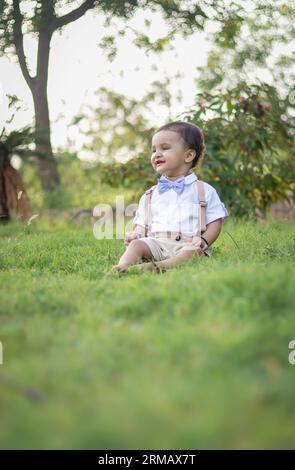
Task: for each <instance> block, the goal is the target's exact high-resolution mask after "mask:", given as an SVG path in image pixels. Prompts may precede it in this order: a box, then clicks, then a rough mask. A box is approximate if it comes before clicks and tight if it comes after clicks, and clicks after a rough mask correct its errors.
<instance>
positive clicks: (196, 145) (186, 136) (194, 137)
mask: <svg viewBox="0 0 295 470" xmlns="http://www.w3.org/2000/svg"><path fill="white" fill-rule="evenodd" d="M159 131H174V132H177V133H178V134H179V135H180V136H181V137H182V139H183V140H184V143H185V146H186V148H187V149H193V150H195V151H196V156H195V158H194V159H193V161H192V168H194V167H195V166H196V165H197V163H198V162H199V161H200V160H202V159H203V155H204V152H205V149H206V147H205V140H204V134H203V131H202V130H201V129H200V128H199V127H198V126H196V125H195V124H192V123H191V122H183V121H174V122H168V124H164V126H161V127H159V129H157V130H156V132H155V134H156V133H157V132H159Z"/></svg>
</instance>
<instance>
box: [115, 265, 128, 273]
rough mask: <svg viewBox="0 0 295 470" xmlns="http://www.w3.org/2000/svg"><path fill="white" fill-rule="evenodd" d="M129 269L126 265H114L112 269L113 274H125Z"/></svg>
mask: <svg viewBox="0 0 295 470" xmlns="http://www.w3.org/2000/svg"><path fill="white" fill-rule="evenodd" d="M127 269H128V266H127V265H126V264H114V266H113V267H112V271H113V272H119V273H124V272H126V271H127Z"/></svg>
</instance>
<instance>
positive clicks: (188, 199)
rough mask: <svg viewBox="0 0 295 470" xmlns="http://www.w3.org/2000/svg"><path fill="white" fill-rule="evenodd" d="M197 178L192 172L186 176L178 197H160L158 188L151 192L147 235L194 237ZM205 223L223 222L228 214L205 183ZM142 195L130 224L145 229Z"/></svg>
mask: <svg viewBox="0 0 295 470" xmlns="http://www.w3.org/2000/svg"><path fill="white" fill-rule="evenodd" d="M197 179H198V178H197V176H196V175H195V173H193V172H191V173H189V174H188V175H186V176H185V185H184V190H183V192H182V193H181V194H178V193H177V192H176V191H174V189H169V190H168V191H165V192H164V193H161V194H160V193H159V191H158V185H157V186H156V187H155V188H154V190H153V193H152V198H151V221H150V232H151V233H153V232H166V231H171V232H178V231H179V232H181V233H184V234H186V235H196V234H197V228H198V225H197V224H198V207H199V204H198V203H199V198H198V192H197V184H196V181H197ZM204 190H205V200H206V202H207V206H206V208H205V214H206V216H205V223H206V225H208V224H210V223H211V222H213V221H214V220H216V219H220V218H221V219H222V220H225V219H227V218H228V217H229V214H228V211H227V209H226V208H225V206H224V204H223V202H221V200H220V198H219V196H218V194H217V191H216V189H215V188H213V186H211V185H210V184H208V183H205V182H204ZM144 209H145V194H143V195H142V196H141V198H140V200H139V206H138V209H137V211H136V214H135V217H134V219H133V223H134V224H135V225H141V226H142V227H144Z"/></svg>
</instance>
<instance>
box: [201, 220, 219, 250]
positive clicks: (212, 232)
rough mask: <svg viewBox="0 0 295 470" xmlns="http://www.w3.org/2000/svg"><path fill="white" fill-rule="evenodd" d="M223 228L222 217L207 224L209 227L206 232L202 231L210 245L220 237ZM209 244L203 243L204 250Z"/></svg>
mask: <svg viewBox="0 0 295 470" xmlns="http://www.w3.org/2000/svg"><path fill="white" fill-rule="evenodd" d="M221 228H222V219H216V220H214V221H213V222H211V223H210V224H208V225H207V229H206V231H205V232H204V233H202V237H204V238H205V240H207V242H208V245H212V243H213V242H215V240H216V239H217V238H218V236H219V234H220V232H221ZM208 245H206V244H205V242H204V244H203V245H202V250H203V251H204V250H206V248H208Z"/></svg>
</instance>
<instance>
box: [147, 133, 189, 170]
mask: <svg viewBox="0 0 295 470" xmlns="http://www.w3.org/2000/svg"><path fill="white" fill-rule="evenodd" d="M193 158H194V155H193V154H192V153H191V151H190V150H186V149H185V146H184V141H183V139H182V137H181V136H180V135H179V134H178V132H174V131H168V130H162V131H159V132H157V133H156V134H155V135H154V136H153V139H152V156H151V163H152V166H153V168H154V169H155V170H156V172H157V173H159V174H160V175H166V176H168V177H176V176H181V175H183V174H186V173H187V172H188V170H189V169H190V168H191V162H192V159H193Z"/></svg>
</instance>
